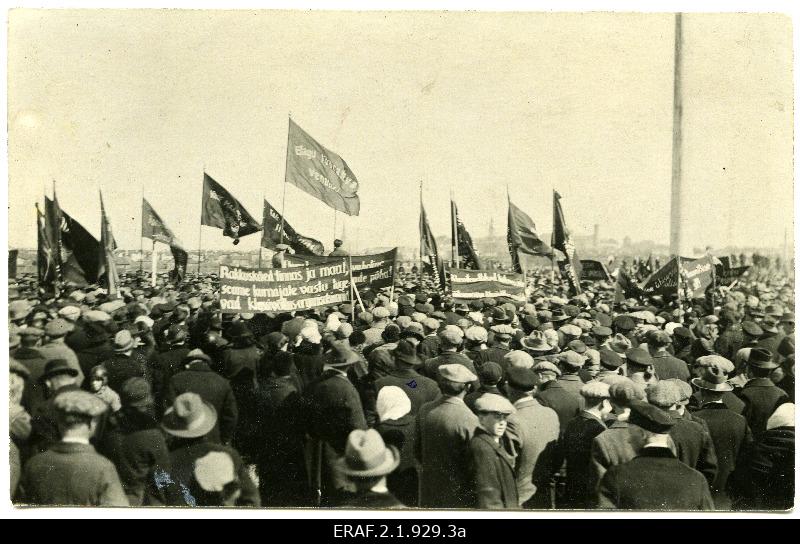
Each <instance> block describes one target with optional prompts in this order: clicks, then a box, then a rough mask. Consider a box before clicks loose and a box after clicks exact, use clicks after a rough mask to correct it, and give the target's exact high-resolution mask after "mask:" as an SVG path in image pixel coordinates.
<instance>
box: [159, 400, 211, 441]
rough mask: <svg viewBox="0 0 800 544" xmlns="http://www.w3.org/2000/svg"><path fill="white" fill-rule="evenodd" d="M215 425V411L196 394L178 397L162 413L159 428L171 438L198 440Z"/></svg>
mask: <svg viewBox="0 0 800 544" xmlns="http://www.w3.org/2000/svg"><path fill="white" fill-rule="evenodd" d="M216 424H217V411H216V410H215V409H214V406H212V405H211V404H209V403H208V402H205V401H204V400H203V399H202V398H201V397H200V395H198V394H196V393H183V394H182V395H178V397H177V398H176V399H175V402H173V403H172V406H170V407H169V408H167V411H166V412H164V417H163V418H162V420H161V428H162V429H164V430H165V431H166V432H168V433H169V434H171V435H173V436H178V437H181V438H199V437H201V436H205V435H207V434H208V433H210V432H211V430H212V429H213V428H214V425H216Z"/></svg>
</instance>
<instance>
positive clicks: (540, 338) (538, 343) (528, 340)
mask: <svg viewBox="0 0 800 544" xmlns="http://www.w3.org/2000/svg"><path fill="white" fill-rule="evenodd" d="M520 343H521V344H522V346H523V347H524V348H525V349H528V350H531V351H550V350H552V349H553V347H552V346H551V345H550V344H548V343H547V339H546V338H545V336H544V333H543V332H542V331H533V332H531V333H530V334H529V335H528V336H526V337H525V338H523V339H522V340H521V341H520Z"/></svg>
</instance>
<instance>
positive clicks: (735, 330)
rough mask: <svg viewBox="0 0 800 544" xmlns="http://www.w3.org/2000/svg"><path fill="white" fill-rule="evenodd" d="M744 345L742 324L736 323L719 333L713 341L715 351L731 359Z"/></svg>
mask: <svg viewBox="0 0 800 544" xmlns="http://www.w3.org/2000/svg"><path fill="white" fill-rule="evenodd" d="M743 345H744V335H743V334H742V326H741V325H739V324H738V323H737V324H735V325H731V326H730V327H728V328H727V329H725V331H724V332H723V333H722V334H720V335H719V337H718V338H717V341H716V342H715V343H714V349H716V351H717V353H719V354H720V355H722V356H723V357H725V358H726V359H729V360H731V361H733V358H734V357H735V356H736V353H737V352H738V351H739V349H740V348H741V347H742V346H743Z"/></svg>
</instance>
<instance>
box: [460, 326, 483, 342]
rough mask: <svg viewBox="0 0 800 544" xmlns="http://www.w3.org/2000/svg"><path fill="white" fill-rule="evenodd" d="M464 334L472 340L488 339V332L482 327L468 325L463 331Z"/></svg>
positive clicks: (481, 340)
mask: <svg viewBox="0 0 800 544" xmlns="http://www.w3.org/2000/svg"><path fill="white" fill-rule="evenodd" d="M464 336H465V337H466V338H467V340H471V341H473V342H486V341H487V340H488V339H489V333H488V332H486V329H484V328H483V327H470V328H468V329H467V330H466V331H464Z"/></svg>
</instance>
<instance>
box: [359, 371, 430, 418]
mask: <svg viewBox="0 0 800 544" xmlns="http://www.w3.org/2000/svg"><path fill="white" fill-rule="evenodd" d="M387 385H394V386H396V387H399V388H400V389H402V390H403V391H404V392H405V394H406V395H408V398H409V400H410V401H411V415H413V416H416V415H417V413H418V412H419V409H420V407H421V406H422V405H423V404H425V403H426V402H431V401H434V400H436V399H438V398H439V397H441V396H442V392H441V391H440V390H439V385H438V384H437V383H436V382H435V381H434V380H432V379H431V378H427V377H425V376H423V375H421V374H419V373H418V372H417V371H416V370H415V369H413V368H402V367H398V368H395V369H394V370H392V372H391V374H389V375H388V376H384V377H382V378H379V379H378V380H376V381H375V390H376V391H380V390H381V388H383V387H386V386H387Z"/></svg>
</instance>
